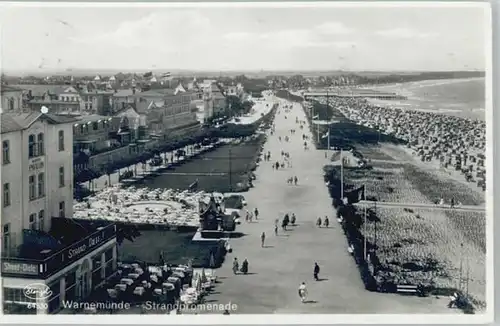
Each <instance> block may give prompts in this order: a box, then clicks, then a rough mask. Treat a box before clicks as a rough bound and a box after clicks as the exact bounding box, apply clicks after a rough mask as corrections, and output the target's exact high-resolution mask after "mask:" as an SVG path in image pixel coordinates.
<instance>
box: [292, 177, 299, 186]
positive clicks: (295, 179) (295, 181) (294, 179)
mask: <svg viewBox="0 0 500 326" xmlns="http://www.w3.org/2000/svg"><path fill="white" fill-rule="evenodd" d="M297 181H299V179H297V176H295V177H294V178H293V182H294V183H295V185H297Z"/></svg>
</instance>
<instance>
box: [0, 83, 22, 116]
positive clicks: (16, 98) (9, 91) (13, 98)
mask: <svg viewBox="0 0 500 326" xmlns="http://www.w3.org/2000/svg"><path fill="white" fill-rule="evenodd" d="M0 91H1V97H2V110H3V112H19V111H20V110H21V109H22V107H23V90H22V89H20V88H17V87H12V86H8V85H2V86H0Z"/></svg>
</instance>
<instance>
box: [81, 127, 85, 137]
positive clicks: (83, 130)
mask: <svg viewBox="0 0 500 326" xmlns="http://www.w3.org/2000/svg"><path fill="white" fill-rule="evenodd" d="M84 132H85V129H84V127H83V125H80V134H81V135H83V133H84Z"/></svg>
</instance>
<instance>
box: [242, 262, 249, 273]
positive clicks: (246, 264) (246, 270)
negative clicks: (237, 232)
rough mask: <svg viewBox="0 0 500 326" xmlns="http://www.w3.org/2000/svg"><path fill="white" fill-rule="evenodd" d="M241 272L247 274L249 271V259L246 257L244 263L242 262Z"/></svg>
mask: <svg viewBox="0 0 500 326" xmlns="http://www.w3.org/2000/svg"><path fill="white" fill-rule="evenodd" d="M241 272H242V273H243V274H247V273H248V260H247V259H246V258H245V260H244V261H243V263H241Z"/></svg>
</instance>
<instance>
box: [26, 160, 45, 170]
mask: <svg viewBox="0 0 500 326" xmlns="http://www.w3.org/2000/svg"><path fill="white" fill-rule="evenodd" d="M43 166H44V164H43V160H42V159H41V158H40V157H37V158H35V159H33V160H31V161H30V162H29V165H28V171H30V172H31V171H37V170H40V169H43Z"/></svg>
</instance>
